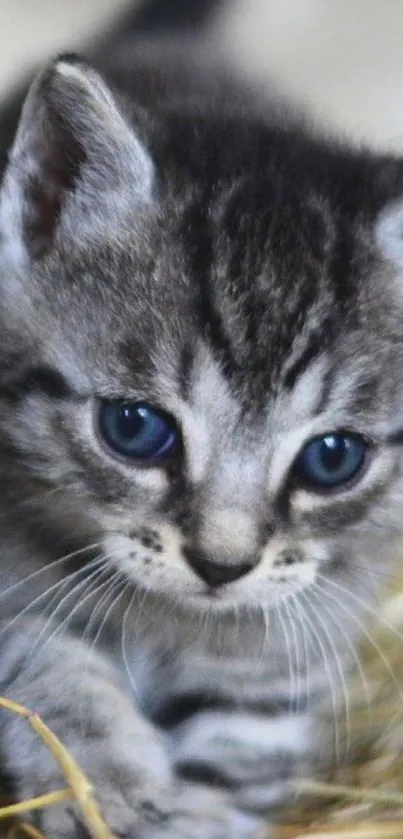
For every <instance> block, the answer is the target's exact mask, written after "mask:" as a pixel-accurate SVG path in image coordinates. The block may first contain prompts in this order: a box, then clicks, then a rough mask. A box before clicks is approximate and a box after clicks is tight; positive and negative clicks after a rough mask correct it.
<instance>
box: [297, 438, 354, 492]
mask: <svg viewBox="0 0 403 839" xmlns="http://www.w3.org/2000/svg"><path fill="white" fill-rule="evenodd" d="M367 450H368V444H367V442H366V441H365V440H364V438H363V437H360V435H358V434H352V433H348V432H342V431H338V432H335V433H333V434H324V435H323V436H322V437H316V438H315V439H313V440H311V442H310V443H307V445H306V446H304V448H303V449H302V451H301V452H300V454H299V455H298V458H297V460H296V461H295V463H294V468H293V478H294V481H295V480H296V481H297V483H298V484H300V485H302V486H305V487H306V488H307V489H313V490H315V489H317V490H321V489H324V490H327V489H328V490H331V489H337V488H338V487H341V486H342V485H343V484H346V483H348V481H351V479H352V478H354V477H355V475H357V473H358V472H359V471H360V469H361V468H362V466H363V465H364V462H365V458H366V454H367Z"/></svg>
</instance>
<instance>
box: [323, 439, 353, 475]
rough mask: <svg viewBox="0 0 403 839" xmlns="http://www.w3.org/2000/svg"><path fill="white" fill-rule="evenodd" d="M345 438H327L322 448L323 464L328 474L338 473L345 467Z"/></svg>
mask: <svg viewBox="0 0 403 839" xmlns="http://www.w3.org/2000/svg"><path fill="white" fill-rule="evenodd" d="M347 449H348V446H347V443H346V440H345V439H344V437H326V438H325V439H324V441H323V443H322V446H321V459H322V464H323V466H324V467H325V469H326V471H327V472H337V471H338V470H339V469H340V467H341V466H342V465H343V462H344V460H345V457H346V454H347Z"/></svg>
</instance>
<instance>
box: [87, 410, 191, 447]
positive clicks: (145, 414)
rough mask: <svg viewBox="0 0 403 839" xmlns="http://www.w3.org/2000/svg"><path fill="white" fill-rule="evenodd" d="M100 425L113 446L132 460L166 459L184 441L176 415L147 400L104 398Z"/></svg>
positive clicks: (110, 445)
mask: <svg viewBox="0 0 403 839" xmlns="http://www.w3.org/2000/svg"><path fill="white" fill-rule="evenodd" d="M99 429H100V432H101V435H102V437H103V439H104V440H105V442H106V443H107V444H108V446H109V448H110V449H113V450H114V451H115V452H117V453H118V454H120V455H123V456H124V457H127V458H130V459H132V460H144V461H151V462H156V461H160V460H164V459H165V458H169V457H172V456H173V455H174V454H176V453H177V450H178V447H179V443H180V434H179V430H178V428H177V426H176V424H175V421H174V420H173V419H172V417H170V416H169V415H168V414H165V413H164V411H160V410H158V409H157V408H152V407H151V406H150V405H147V404H146V403H145V402H127V403H125V402H107V401H106V400H105V401H103V402H102V403H101V409H100V414H99Z"/></svg>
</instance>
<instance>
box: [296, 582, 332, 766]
mask: <svg viewBox="0 0 403 839" xmlns="http://www.w3.org/2000/svg"><path fill="white" fill-rule="evenodd" d="M299 598H302V599H303V600H304V601H305V603H306V604H307V606H308V607H309V606H310V603H309V599H308V598H307V595H306V590H305V591H302V590H301V591H300V592H299ZM300 606H301V607H302V608H303V604H302V603H301V602H300ZM303 611H304V615H305V620H306V623H307V625H308V628H309V629H310V632H311V633H312V637H313V639H314V641H316V643H317V645H318V647H319V650H320V653H321V657H322V661H323V666H324V668H325V673H326V678H327V682H328V685H329V688H330V696H331V702H332V713H333V727H334V747H335V758H336V762H337V763H340V754H339V750H340V732H339V721H338V708H337V696H336V692H335V688H334V684H333V674H332V671H331V669H330V667H329V661H328V655H327V652H326V648H325V646H324V644H323V642H322V639H321V637H320V633H319V632H318V630H317V628H316V627H315V625H314V623H313V622H312V620H311V618H310V617H309V616H308V615H307V612H306V609H305V608H303Z"/></svg>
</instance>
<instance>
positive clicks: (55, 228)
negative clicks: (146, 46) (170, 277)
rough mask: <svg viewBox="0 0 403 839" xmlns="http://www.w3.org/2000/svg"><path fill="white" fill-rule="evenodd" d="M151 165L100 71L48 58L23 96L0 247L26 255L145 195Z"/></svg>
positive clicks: (96, 225) (101, 225) (98, 226)
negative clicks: (44, 66) (52, 60)
mask: <svg viewBox="0 0 403 839" xmlns="http://www.w3.org/2000/svg"><path fill="white" fill-rule="evenodd" d="M152 185H153V164H152V161H151V159H150V156H149V154H148V152H147V151H146V149H145V148H144V146H143V144H142V143H141V141H140V140H139V139H138V138H137V137H136V134H135V132H134V131H133V130H132V128H131V127H130V126H129V124H128V123H127V122H126V120H125V118H124V116H123V114H122V112H121V110H120V107H119V104H118V103H117V102H116V101H115V98H114V95H113V93H112V91H111V90H110V89H109V88H108V86H107V85H106V84H105V82H104V81H103V79H102V78H101V76H99V74H98V73H96V72H95V71H94V70H92V69H90V68H89V67H87V66H86V65H84V64H83V63H81V62H80V61H79V60H77V59H76V58H74V57H71V56H69V57H65V58H63V57H62V58H59V59H57V60H56V61H54V62H52V63H51V64H50V65H49V66H48V67H47V68H46V69H45V71H44V72H43V73H42V74H41V75H40V76H39V77H38V78H37V79H36V80H35V81H34V83H33V85H32V87H31V89H30V91H29V93H28V96H27V99H26V101H25V104H24V107H23V110H22V115H21V119H20V124H19V126H18V130H17V135H16V139H15V143H14V146H13V148H12V150H11V154H10V159H9V164H8V167H7V169H6V173H5V177H4V181H3V188H2V191H1V195H0V236H1V239H2V243H1V247H2V250H3V256H4V251H6V252H7V256H8V258H9V259H10V258H11V260H12V261H13V262H14V263H16V262H17V263H19V262H21V261H23V262H25V263H26V262H27V260H28V262H29V261H31V260H33V259H36V258H37V257H39V256H41V255H42V254H43V253H46V252H47V251H48V250H50V249H51V247H52V244H53V243H54V241H55V240H56V239H57V237H58V236H61V237H63V239H64V241H66V239H67V241H69V237H70V238H71V240H73V239H75V240H76V239H77V238H78V237H81V238H83V237H84V238H85V236H86V234H87V233H90V232H91V231H94V230H95V231H97V230H98V231H100V232H101V233H102V231H103V230H104V229H105V225H106V224H107V221H108V219H109V220H112V221H113V222H115V223H116V222H117V223H119V218H120V217H121V216H122V214H123V213H125V211H126V212H127V210H128V209H135V208H136V206H137V205H143V204H144V203H148V202H149V201H150V200H151V196H152Z"/></svg>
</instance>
